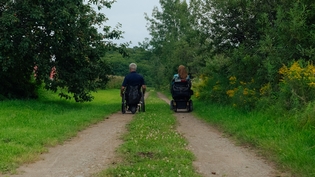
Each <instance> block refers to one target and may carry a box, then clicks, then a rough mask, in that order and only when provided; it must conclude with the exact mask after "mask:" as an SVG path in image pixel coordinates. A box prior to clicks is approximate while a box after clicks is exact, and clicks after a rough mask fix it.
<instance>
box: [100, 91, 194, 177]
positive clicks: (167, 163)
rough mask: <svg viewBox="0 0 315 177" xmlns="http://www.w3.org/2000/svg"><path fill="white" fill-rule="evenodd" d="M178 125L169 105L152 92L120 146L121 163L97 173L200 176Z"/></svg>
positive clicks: (106, 174)
mask: <svg viewBox="0 0 315 177" xmlns="http://www.w3.org/2000/svg"><path fill="white" fill-rule="evenodd" d="M175 128H176V118H175V116H174V115H173V112H172V111H171V110H170V109H169V105H168V104H166V103H165V102H164V101H163V100H161V99H159V98H157V95H156V92H154V91H151V93H150V96H149V97H148V99H147V100H146V112H145V113H139V114H136V115H135V117H134V119H133V120H132V122H131V123H130V124H129V125H128V130H129V132H128V133H127V134H125V135H124V137H123V139H124V143H123V145H122V146H121V147H119V149H118V154H119V155H120V157H121V159H123V160H122V163H120V164H117V165H116V166H114V167H111V168H109V169H107V170H105V171H103V172H102V173H100V174H98V176H100V177H101V176H150V177H153V176H159V177H162V176H165V177H172V176H189V177H194V176H199V175H198V174H197V173H196V172H195V171H194V168H193V166H192V161H193V160H194V155H193V154H192V153H191V152H190V151H188V150H187V142H186V140H185V139H184V138H183V137H182V136H181V135H179V134H178V133H177V132H176V130H175Z"/></svg>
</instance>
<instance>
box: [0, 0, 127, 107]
mask: <svg viewBox="0 0 315 177" xmlns="http://www.w3.org/2000/svg"><path fill="white" fill-rule="evenodd" d="M112 3H113V1H96V0H89V1H87V2H83V1H82V0H47V1H40V0H32V1H29V0H26V1H22V0H15V1H7V0H1V1H0V39H1V40H0V66H1V68H0V69H1V72H0V81H1V87H0V92H1V94H2V96H4V97H7V98H31V97H36V96H37V94H36V90H37V88H38V87H39V86H40V85H41V84H42V82H44V83H45V88H46V89H49V90H53V91H57V90H58V88H59V89H60V90H64V91H61V93H60V94H59V95H60V96H61V97H65V98H71V97H72V96H73V97H74V99H75V101H77V102H83V101H91V100H92V99H93V97H92V95H91V94H90V92H91V91H95V90H96V89H97V88H98V87H100V86H102V85H104V84H106V82H107V81H108V78H107V75H108V74H110V69H109V66H108V64H107V63H106V62H104V61H103V60H101V57H102V56H104V53H105V52H106V51H109V50H112V49H117V50H121V49H122V48H123V47H124V45H122V46H117V45H116V44H113V43H110V42H105V41H106V40H108V39H114V38H120V37H121V34H122V33H121V31H119V30H118V29H113V30H112V29H111V28H110V27H109V26H105V27H104V28H103V32H102V33H100V32H98V30H97V26H101V25H102V24H103V23H104V22H106V17H105V15H104V14H101V13H97V12H96V11H95V10H94V9H93V8H92V4H97V7H98V8H99V9H101V8H110V6H111V4H112ZM34 67H36V68H37V69H36V70H34ZM53 67H55V68H56V75H55V77H54V79H53V80H51V79H50V78H49V74H50V72H51V68H53ZM34 72H35V73H34ZM34 74H35V75H36V77H35V78H34Z"/></svg>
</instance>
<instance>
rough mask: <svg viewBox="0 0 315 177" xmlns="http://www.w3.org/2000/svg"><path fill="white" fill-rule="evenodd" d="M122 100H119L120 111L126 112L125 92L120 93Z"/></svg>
mask: <svg viewBox="0 0 315 177" xmlns="http://www.w3.org/2000/svg"><path fill="white" fill-rule="evenodd" d="M121 99H122V101H121V112H122V113H123V114H125V113H126V100H125V94H123V95H122V98H121Z"/></svg>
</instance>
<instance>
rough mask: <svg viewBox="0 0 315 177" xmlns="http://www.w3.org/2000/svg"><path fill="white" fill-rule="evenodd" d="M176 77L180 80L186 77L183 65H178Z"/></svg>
mask: <svg viewBox="0 0 315 177" xmlns="http://www.w3.org/2000/svg"><path fill="white" fill-rule="evenodd" d="M178 75H179V77H180V78H181V79H186V78H187V76H188V73H187V70H186V68H185V66H184V65H179V67H178Z"/></svg>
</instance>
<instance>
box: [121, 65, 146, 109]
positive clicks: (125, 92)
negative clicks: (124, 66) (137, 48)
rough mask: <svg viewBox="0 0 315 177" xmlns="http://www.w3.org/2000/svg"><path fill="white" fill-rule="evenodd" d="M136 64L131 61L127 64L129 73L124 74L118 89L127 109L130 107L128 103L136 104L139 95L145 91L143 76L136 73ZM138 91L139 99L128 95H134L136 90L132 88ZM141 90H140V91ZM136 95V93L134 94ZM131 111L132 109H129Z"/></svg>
mask: <svg viewBox="0 0 315 177" xmlns="http://www.w3.org/2000/svg"><path fill="white" fill-rule="evenodd" d="M136 71H137V65H136V64H135V63H131V64H130V65H129V74H128V75H126V76H125V78H124V81H123V83H122V86H121V89H120V96H121V97H123V96H124V97H125V100H126V103H127V106H128V107H129V109H130V108H131V107H130V105H137V104H138V103H139V101H140V99H141V97H140V95H142V94H143V95H144V93H145V91H146V85H145V81H144V78H143V76H141V75H140V74H138V73H137V72H136ZM135 89H136V90H137V91H138V96H139V98H138V99H139V100H137V99H136V100H135V99H130V98H129V97H130V96H132V97H133V96H134V95H135V94H134V93H136V92H134V91H133V90H135ZM141 90H142V92H141ZM135 97H137V95H135ZM131 111H132V112H133V110H131Z"/></svg>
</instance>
